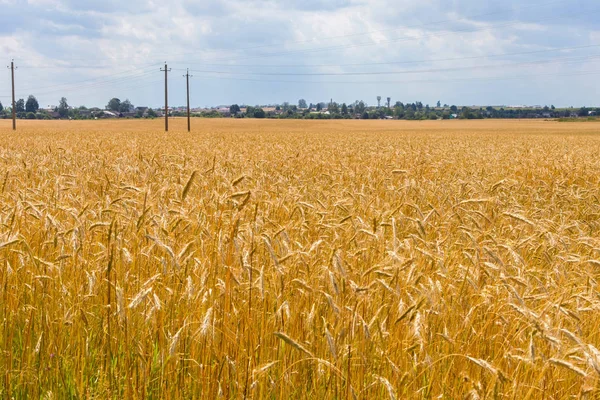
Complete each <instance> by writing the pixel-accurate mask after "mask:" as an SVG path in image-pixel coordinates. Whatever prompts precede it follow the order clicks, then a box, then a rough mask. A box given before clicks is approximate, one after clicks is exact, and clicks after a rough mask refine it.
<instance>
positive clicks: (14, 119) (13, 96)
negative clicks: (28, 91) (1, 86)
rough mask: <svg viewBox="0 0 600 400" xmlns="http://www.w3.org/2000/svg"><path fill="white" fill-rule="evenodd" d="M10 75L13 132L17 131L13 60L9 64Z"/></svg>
mask: <svg viewBox="0 0 600 400" xmlns="http://www.w3.org/2000/svg"><path fill="white" fill-rule="evenodd" d="M8 68H10V74H11V80H12V122H13V131H16V130H17V109H16V105H17V103H15V60H12V61H11V62H10V67H8Z"/></svg>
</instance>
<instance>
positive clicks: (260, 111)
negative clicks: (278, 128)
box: [254, 107, 267, 118]
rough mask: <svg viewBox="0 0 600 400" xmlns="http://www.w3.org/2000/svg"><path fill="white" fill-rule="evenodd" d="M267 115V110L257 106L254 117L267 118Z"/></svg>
mask: <svg viewBox="0 0 600 400" xmlns="http://www.w3.org/2000/svg"><path fill="white" fill-rule="evenodd" d="M266 116H267V115H266V113H265V110H263V109H262V108H260V107H257V108H255V109H254V118H265V117H266Z"/></svg>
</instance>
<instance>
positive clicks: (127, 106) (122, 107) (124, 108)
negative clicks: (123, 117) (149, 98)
mask: <svg viewBox="0 0 600 400" xmlns="http://www.w3.org/2000/svg"><path fill="white" fill-rule="evenodd" d="M131 110H133V104H131V102H130V101H129V99H126V100H125V101H124V102H122V103H121V104H119V109H118V110H117V111H119V112H122V113H127V112H131Z"/></svg>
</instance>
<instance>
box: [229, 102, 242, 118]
mask: <svg viewBox="0 0 600 400" xmlns="http://www.w3.org/2000/svg"><path fill="white" fill-rule="evenodd" d="M240 111H241V108H240V106H239V105H237V104H232V105H231V106H229V112H230V113H231V115H237V113H239V112H240Z"/></svg>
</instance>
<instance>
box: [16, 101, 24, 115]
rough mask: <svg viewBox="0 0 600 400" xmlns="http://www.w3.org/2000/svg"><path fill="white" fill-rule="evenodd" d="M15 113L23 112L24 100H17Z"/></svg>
mask: <svg viewBox="0 0 600 400" xmlns="http://www.w3.org/2000/svg"><path fill="white" fill-rule="evenodd" d="M15 111H16V112H25V100H23V99H19V100H17V102H16V103H15Z"/></svg>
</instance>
